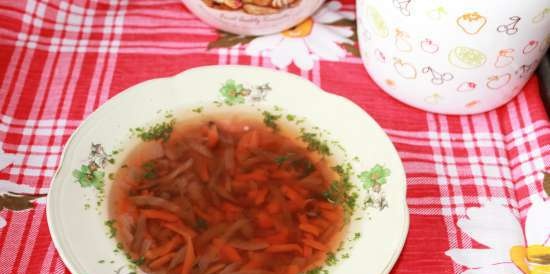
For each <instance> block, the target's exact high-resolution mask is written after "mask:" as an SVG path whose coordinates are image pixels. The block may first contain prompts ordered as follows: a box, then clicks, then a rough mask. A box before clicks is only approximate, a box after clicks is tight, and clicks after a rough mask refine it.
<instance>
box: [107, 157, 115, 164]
mask: <svg viewBox="0 0 550 274" xmlns="http://www.w3.org/2000/svg"><path fill="white" fill-rule="evenodd" d="M107 161H108V162H109V164H111V165H112V164H114V163H115V159H114V158H109V160H107Z"/></svg>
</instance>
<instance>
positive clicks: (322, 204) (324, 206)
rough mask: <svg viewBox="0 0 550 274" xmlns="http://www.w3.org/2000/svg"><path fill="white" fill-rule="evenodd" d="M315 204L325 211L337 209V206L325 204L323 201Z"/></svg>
mask: <svg viewBox="0 0 550 274" xmlns="http://www.w3.org/2000/svg"><path fill="white" fill-rule="evenodd" d="M315 204H316V205H317V206H318V207H319V208H321V209H326V210H336V208H337V205H335V204H331V203H329V202H325V201H317V202H316V203H315Z"/></svg>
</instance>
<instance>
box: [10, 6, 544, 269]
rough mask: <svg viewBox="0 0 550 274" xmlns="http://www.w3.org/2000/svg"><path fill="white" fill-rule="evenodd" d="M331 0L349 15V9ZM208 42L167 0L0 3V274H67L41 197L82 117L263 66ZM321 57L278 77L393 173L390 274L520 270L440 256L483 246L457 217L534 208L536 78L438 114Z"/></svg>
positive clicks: (540, 158)
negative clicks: (162, 80)
mask: <svg viewBox="0 0 550 274" xmlns="http://www.w3.org/2000/svg"><path fill="white" fill-rule="evenodd" d="M341 2H342V4H343V6H342V7H341V10H342V11H348V12H353V11H354V4H353V3H354V1H351V0H346V1H341ZM217 40H219V36H218V33H217V32H216V31H215V30H213V29H212V28H210V27H209V26H207V25H205V24H204V23H202V22H201V21H199V20H198V19H197V18H196V17H194V16H193V15H192V14H190V13H189V12H188V11H187V10H186V9H185V7H184V6H183V5H182V3H181V1H178V0H165V1H153V0H132V1H128V0H120V1H95V0H90V1H87V0H76V1H72V2H68V1H67V2H66V1H60V0H27V1H23V0H21V1H19V0H18V1H0V149H1V151H0V153H1V154H0V168H1V170H0V210H1V211H0V227H1V228H0V273H68V272H69V271H68V270H67V269H66V268H65V266H64V264H63V262H62V261H61V259H60V257H59V255H58V253H57V252H56V250H55V247H54V246H53V244H52V240H51V238H50V234H49V231H48V226H47V222H46V213H45V209H46V207H45V201H44V197H43V195H44V194H45V193H47V189H48V186H49V184H50V179H51V177H52V175H53V174H54V172H55V169H56V168H57V166H58V165H59V160H60V156H61V152H62V149H63V146H64V144H65V143H66V141H67V139H68V138H69V136H70V135H71V133H72V132H73V131H74V130H75V129H76V128H77V127H78V125H79V124H80V123H81V122H82V121H83V120H84V119H85V118H86V117H87V116H88V115H90V113H92V112H93V111H94V109H96V108H97V107H99V106H100V105H101V104H103V103H104V102H105V101H107V100H108V99H109V98H110V97H112V96H114V95H115V94H117V93H118V92H120V91H122V90H124V89H126V88H128V87H130V86H132V85H135V84H137V83H139V82H142V81H144V80H147V79H151V78H157V77H165V76H171V75H174V74H176V73H179V72H181V71H183V70H186V69H188V68H192V67H197V66H203V65H214V64H242V65H254V66H266V67H274V65H273V63H272V62H271V59H270V58H267V57H266V56H265V55H249V54H247V52H246V50H245V47H244V46H242V45H241V46H239V45H237V46H232V47H229V48H214V49H210V50H207V47H208V44H209V43H211V42H213V41H217ZM325 59H327V58H324V59H323V58H314V62H313V67H312V68H311V70H309V69H306V70H304V69H300V68H299V67H298V66H296V65H294V64H291V65H290V66H288V67H287V68H286V70H287V71H288V72H290V73H294V74H298V75H300V76H302V77H303V78H305V79H308V80H310V81H313V82H314V83H315V84H317V85H319V86H320V87H321V88H323V89H324V90H327V91H329V92H333V93H335V94H338V95H342V96H345V97H347V98H349V99H351V100H352V101H354V102H355V103H356V104H358V105H359V106H361V107H362V108H363V109H364V110H365V111H367V112H368V113H369V114H370V115H371V116H372V117H373V118H374V119H375V120H376V121H377V122H378V123H379V124H380V125H381V126H382V127H383V128H384V130H385V131H386V133H387V134H388V135H389V137H390V138H391V140H392V141H393V142H394V144H395V146H396V147H397V150H398V151H399V155H400V156H401V158H402V160H403V163H404V166H405V169H406V172H407V176H408V179H407V188H408V193H407V203H408V205H409V208H410V214H411V222H410V231H409V235H408V239H407V242H406V244H405V247H404V250H403V252H402V254H401V257H400V258H399V260H398V262H397V264H396V266H395V268H394V270H393V273H396V274H397V273H462V272H464V273H466V271H468V269H470V271H471V272H467V273H487V274H489V273H495V274H500V273H502V274H511V273H521V272H513V271H511V272H505V271H502V272H497V271H496V270H494V271H493V272H491V270H489V272H481V270H480V269H481V268H483V267H484V266H478V267H477V268H476V267H475V266H472V264H465V263H464V262H460V261H458V259H456V258H454V259H453V257H452V256H450V255H448V254H446V253H448V251H449V250H452V249H472V248H474V249H483V248H486V246H487V244H486V242H483V241H477V240H476V239H474V238H475V237H474V238H472V233H467V229H466V228H465V226H462V225H459V223H460V222H461V221H460V220H461V219H464V218H465V217H468V216H469V215H468V209H469V208H476V207H480V206H482V205H483V204H485V203H486V202H488V201H493V202H494V201H498V202H500V203H501V204H503V205H504V206H505V208H507V209H510V212H511V213H512V214H513V216H515V217H516V218H517V219H518V220H520V221H522V223H524V220H525V218H526V216H527V214H528V208H529V207H530V205H531V203H532V201H533V199H534V198H535V197H538V198H539V199H542V200H543V201H544V200H546V201H547V200H548V196H547V195H546V194H545V193H544V189H543V176H544V175H543V171H544V170H545V169H547V166H548V165H549V164H550V124H549V122H548V117H547V115H546V113H545V111H544V108H543V105H542V103H541V99H540V98H539V94H538V91H539V90H538V89H539V86H538V82H537V79H536V77H533V78H532V79H531V80H530V81H529V83H528V84H527V86H526V87H525V88H524V91H523V92H522V93H520V95H519V96H517V97H516V98H515V99H514V100H513V101H511V102H510V103H508V104H507V105H505V106H503V107H501V108H499V109H497V110H494V111H491V112H488V113H484V114H479V115H473V116H446V115H439V114H431V113H426V112H423V111H420V110H417V109H414V108H411V107H408V106H406V105H404V104H401V103H399V102H397V101H395V100H394V99H392V98H391V97H389V96H388V95H386V94H385V93H384V92H383V91H382V90H381V89H380V88H379V87H377V86H376V85H375V84H374V82H373V81H372V80H371V79H370V78H369V75H368V74H367V72H366V71H365V69H364V68H363V65H362V64H361V60H360V58H358V57H355V56H354V55H353V54H351V53H349V52H348V53H346V54H345V56H341V57H340V58H338V59H339V60H333V61H327V60H325ZM151 92H154V91H151ZM297 92H299V91H297ZM2 151H3V152H2ZM8 191H9V192H12V193H17V194H19V195H18V196H17V199H15V200H16V201H18V202H14V199H13V196H12V194H10V193H8ZM21 197H24V198H25V199H26V200H24V199H23V200H22V199H21ZM472 216H473V215H472ZM472 216H469V217H470V219H472V218H473V217H472ZM465 229H466V230H465ZM472 269H473V270H472ZM476 269H477V270H476ZM494 269H497V268H494ZM476 271H479V272H476Z"/></svg>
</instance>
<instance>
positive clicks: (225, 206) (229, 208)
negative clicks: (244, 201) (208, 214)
mask: <svg viewBox="0 0 550 274" xmlns="http://www.w3.org/2000/svg"><path fill="white" fill-rule="evenodd" d="M222 210H223V211H225V212H241V211H242V210H243V209H242V208H240V207H238V206H236V205H234V204H232V203H229V202H223V203H222Z"/></svg>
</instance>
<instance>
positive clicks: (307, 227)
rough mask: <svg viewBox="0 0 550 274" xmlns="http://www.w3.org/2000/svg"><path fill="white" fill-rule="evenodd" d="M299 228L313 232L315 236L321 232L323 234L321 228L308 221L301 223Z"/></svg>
mask: <svg viewBox="0 0 550 274" xmlns="http://www.w3.org/2000/svg"><path fill="white" fill-rule="evenodd" d="M298 228H300V229H301V230H302V231H305V232H308V233H311V234H313V236H319V234H321V231H320V230H319V228H317V227H316V226H314V225H311V224H308V223H301V224H300V225H299V226H298Z"/></svg>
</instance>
